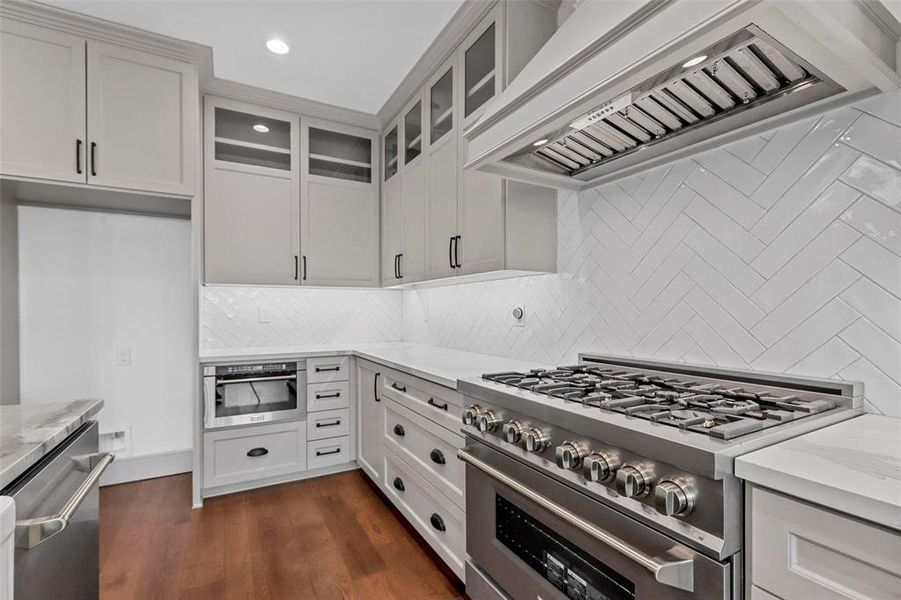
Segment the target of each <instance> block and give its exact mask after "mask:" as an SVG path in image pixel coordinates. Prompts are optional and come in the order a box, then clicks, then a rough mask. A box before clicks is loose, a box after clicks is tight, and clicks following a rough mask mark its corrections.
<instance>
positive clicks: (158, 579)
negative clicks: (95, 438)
mask: <svg viewBox="0 0 901 600" xmlns="http://www.w3.org/2000/svg"><path fill="white" fill-rule="evenodd" d="M100 588H101V589H100V596H101V599H102V600H119V599H128V600H134V599H141V600H150V599H186V600H188V599H190V600H195V599H208V598H209V599H216V600H219V599H223V600H225V599H235V600H245V599H254V600H256V599H260V600H264V599H265V600H282V599H290V598H305V599H306V598H311V599H312V598H317V599H318V598H323V599H332V598H354V599H383V598H384V599H391V598H398V599H402V600H418V599H423V600H439V599H440V600H443V599H457V598H466V596H465V594H464V592H463V585H462V583H460V582H459V580H457V579H456V578H455V577H454V575H453V573H451V572H450V571H449V570H448V569H447V567H446V566H445V565H444V563H443V562H442V561H441V559H440V558H438V557H437V556H436V555H435V554H434V553H433V552H432V550H431V549H430V548H428V546H426V544H425V542H423V541H422V539H421V538H419V536H418V534H416V532H415V531H414V530H413V529H412V528H411V527H410V525H409V524H408V523H407V522H406V520H405V519H404V518H403V517H402V516H401V515H400V513H398V512H396V510H395V509H394V508H393V507H392V506H390V504H389V503H388V501H387V500H385V499H384V498H383V497H382V496H381V495H380V492H378V490H377V488H376V487H375V486H374V485H373V484H372V483H371V482H370V481H369V479H368V478H367V477H366V476H365V475H364V474H363V473H362V471H359V470H355V471H349V472H346V473H340V474H337V475H329V476H326V477H320V478H317V479H309V480H306V481H299V482H295V483H287V484H283V485H278V486H273V487H268V488H263V489H259V490H253V491H249V492H241V493H237V494H231V495H228V496H222V497H218V498H211V499H208V500H206V501H205V502H204V506H203V508H202V509H199V510H192V509H191V478H190V475H187V474H186V475H176V476H173V477H162V478H159V479H149V480H146V481H139V482H135V483H127V484H122V485H117V486H110V487H104V488H102V489H101V491H100Z"/></svg>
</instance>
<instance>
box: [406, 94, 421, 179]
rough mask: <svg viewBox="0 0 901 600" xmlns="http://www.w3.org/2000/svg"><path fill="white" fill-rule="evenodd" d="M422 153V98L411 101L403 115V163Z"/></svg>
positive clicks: (411, 160) (409, 161)
mask: <svg viewBox="0 0 901 600" xmlns="http://www.w3.org/2000/svg"><path fill="white" fill-rule="evenodd" d="M420 154H422V100H421V99H419V100H417V101H416V102H414V103H413V106H411V107H410V108H409V110H408V111H407V113H406V114H405V115H404V164H405V165H409V164H410V163H412V162H413V161H415V160H416V159H417V158H419V155H420Z"/></svg>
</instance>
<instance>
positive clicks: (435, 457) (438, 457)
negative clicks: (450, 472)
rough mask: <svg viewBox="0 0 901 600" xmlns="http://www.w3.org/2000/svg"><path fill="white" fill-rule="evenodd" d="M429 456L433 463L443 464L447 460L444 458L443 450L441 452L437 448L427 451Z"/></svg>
mask: <svg viewBox="0 0 901 600" xmlns="http://www.w3.org/2000/svg"><path fill="white" fill-rule="evenodd" d="M429 458H431V459H432V462H433V463H435V464H439V465H443V464H445V463H446V462H447V460H446V459H445V458H444V452H442V451H441V450H439V449H438V448H435V449H433V450H432V451H431V452H429Z"/></svg>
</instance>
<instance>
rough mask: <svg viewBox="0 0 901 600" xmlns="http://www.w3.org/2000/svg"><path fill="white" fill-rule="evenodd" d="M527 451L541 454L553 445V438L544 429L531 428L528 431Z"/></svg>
mask: <svg viewBox="0 0 901 600" xmlns="http://www.w3.org/2000/svg"><path fill="white" fill-rule="evenodd" d="M525 437H526V450H528V451H529V452H534V453H535V454H541V453H542V452H544V451H545V450H546V449H547V447H548V446H550V445H551V436H550V435H549V434H548V432H547V431H545V430H544V429H540V428H538V427H529V428H528V429H527V430H526V435H525Z"/></svg>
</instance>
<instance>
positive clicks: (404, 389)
mask: <svg viewBox="0 0 901 600" xmlns="http://www.w3.org/2000/svg"><path fill="white" fill-rule="evenodd" d="M391 387H393V388H394V389H396V390H397V391H398V392H404V393H407V386H405V385H397V382H396V381H394V382H392V383H391Z"/></svg>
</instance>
